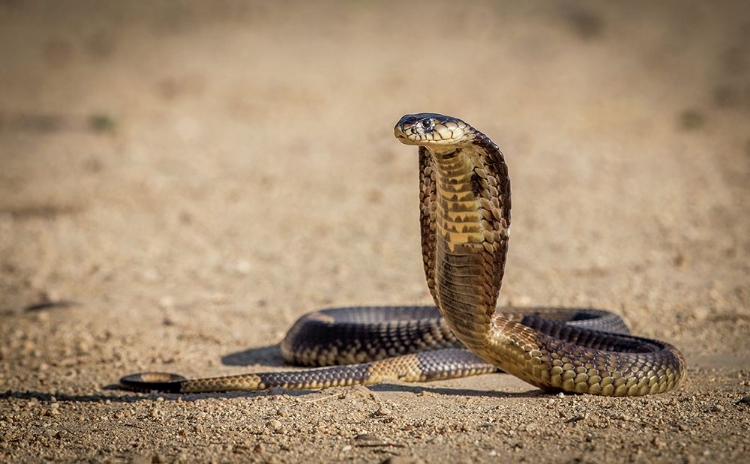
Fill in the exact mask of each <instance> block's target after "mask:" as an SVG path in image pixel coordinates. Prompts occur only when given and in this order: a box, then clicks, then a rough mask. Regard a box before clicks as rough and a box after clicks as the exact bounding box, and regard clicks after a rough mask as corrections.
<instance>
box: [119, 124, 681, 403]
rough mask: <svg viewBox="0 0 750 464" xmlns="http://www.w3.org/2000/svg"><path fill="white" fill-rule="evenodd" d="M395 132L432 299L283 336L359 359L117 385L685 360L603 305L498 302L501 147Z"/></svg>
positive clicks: (310, 350)
mask: <svg viewBox="0 0 750 464" xmlns="http://www.w3.org/2000/svg"><path fill="white" fill-rule="evenodd" d="M395 135H396V138H397V139H398V140H399V141H401V142H402V143H404V144H407V145H418V146H419V178H420V192H419V197H420V201H421V204H420V222H421V229H422V256H423V261H424V270H425V275H426V277H427V285H428V286H429V289H430V293H431V294H432V297H433V299H434V301H435V304H436V306H437V309H435V308H433V307H383V308H342V309H337V310H327V311H319V312H316V313H311V314H309V315H307V316H305V317H303V318H301V319H300V320H299V321H298V322H297V323H296V324H295V325H294V327H292V329H290V331H289V333H288V334H287V337H286V338H285V340H284V341H283V342H282V344H281V349H282V353H283V354H284V357H285V359H287V360H288V361H293V362H296V363H298V364H303V365H313V366H316V365H317V366H319V365H328V364H350V363H360V364H352V365H337V366H332V367H322V368H317V369H305V370H298V371H286V372H271V373H258V374H242V375H236V376H226V377H217V378H207V379H185V378H183V377H181V376H177V375H174V374H165V373H141V374H133V375H130V376H126V377H123V378H122V379H121V380H120V383H121V385H123V386H125V387H128V388H133V389H140V390H163V391H175V392H201V391H227V390H260V389H266V388H272V387H281V388H324V387H330V386H338V385H352V384H366V385H369V384H374V383H378V382H381V381H383V380H387V379H398V380H402V381H425V380H434V379H444V378H452V377H461V376H466V375H475V374H481V373H486V372H491V371H494V370H496V369H502V370H503V371H505V372H507V373H509V374H512V375H515V376H516V377H518V378H520V379H522V380H524V381H526V382H528V383H530V384H532V385H534V386H536V387H539V388H541V389H544V390H548V391H565V392H575V393H591V394H600V395H609V396H635V395H646V394H652V393H661V392H665V391H668V390H671V389H673V388H675V387H676V386H677V385H678V384H679V383H680V381H681V380H682V379H683V378H684V377H685V375H686V367H685V362H684V360H683V358H682V355H681V354H680V352H679V351H678V350H677V349H676V348H674V347H673V346H672V345H669V344H667V343H663V342H660V341H656V340H649V339H645V338H640V337H634V336H631V335H627V327H625V325H624V324H623V323H622V321H621V320H620V319H619V318H617V317H616V316H614V315H612V314H610V313H608V312H606V311H598V310H563V309H549V308H528V309H515V308H496V307H495V305H496V302H497V298H498V295H499V292H500V286H501V283H502V278H503V272H504V266H505V260H506V253H507V249H508V238H509V228H510V180H509V178H508V169H507V166H506V164H505V160H504V157H503V154H502V152H501V151H500V149H499V148H498V147H497V145H495V144H494V143H493V142H492V141H491V140H490V139H489V138H488V137H487V136H485V135H484V134H482V133H481V132H479V131H478V130H476V129H474V128H473V127H471V126H470V125H469V124H467V123H465V122H464V121H461V120H460V119H457V118H454V117H451V116H444V115H439V114H432V113H421V114H413V115H406V116H404V117H402V118H401V120H400V121H399V122H398V124H396V128H395ZM371 332H375V334H372V333H371ZM378 334H379V335H380V338H378V337H377V335H378ZM461 347H465V348H468V350H469V351H467V350H466V349H464V348H461ZM420 349H430V350H433V351H421V352H418V350H420ZM390 356H396V357H390ZM368 359H371V360H370V361H369V362H366V361H368Z"/></svg>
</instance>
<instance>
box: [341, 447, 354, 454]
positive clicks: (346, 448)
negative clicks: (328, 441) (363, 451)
mask: <svg viewBox="0 0 750 464" xmlns="http://www.w3.org/2000/svg"><path fill="white" fill-rule="evenodd" d="M351 450H352V445H345V446H344V447H343V448H341V451H342V452H344V453H346V452H348V451H351Z"/></svg>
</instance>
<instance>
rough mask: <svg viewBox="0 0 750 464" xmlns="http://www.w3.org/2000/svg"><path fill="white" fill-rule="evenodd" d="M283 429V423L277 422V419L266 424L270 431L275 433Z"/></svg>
mask: <svg viewBox="0 0 750 464" xmlns="http://www.w3.org/2000/svg"><path fill="white" fill-rule="evenodd" d="M282 427H283V426H282V424H281V422H280V421H278V420H276V419H274V420H272V421H268V422H267V423H266V428H269V429H271V430H273V431H274V432H278V431H280V430H281V428H282Z"/></svg>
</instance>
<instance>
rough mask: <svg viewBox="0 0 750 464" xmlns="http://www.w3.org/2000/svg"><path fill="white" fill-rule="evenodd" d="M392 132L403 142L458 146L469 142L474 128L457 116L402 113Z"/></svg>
mask: <svg viewBox="0 0 750 464" xmlns="http://www.w3.org/2000/svg"><path fill="white" fill-rule="evenodd" d="M393 132H394V135H395V136H396V138H397V139H398V140H399V141H400V142H401V143H403V144H406V145H421V146H425V147H433V148H439V147H443V148H447V146H451V147H456V148H458V147H462V146H467V145H469V144H471V142H472V140H473V139H474V135H473V133H474V129H473V128H472V127H471V126H470V125H468V124H466V123H465V122H463V121H461V120H460V119H458V118H454V117H452V116H444V115H442V114H437V113H417V114H407V115H404V116H403V117H401V119H400V120H399V121H398V124H396V127H395V128H394V130H393Z"/></svg>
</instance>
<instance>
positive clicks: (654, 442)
mask: <svg viewBox="0 0 750 464" xmlns="http://www.w3.org/2000/svg"><path fill="white" fill-rule="evenodd" d="M651 444H652V445H654V446H655V447H656V448H658V449H664V448H666V447H667V444H666V443H664V441H663V440H662V439H661V438H659V437H654V439H653V440H651Z"/></svg>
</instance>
